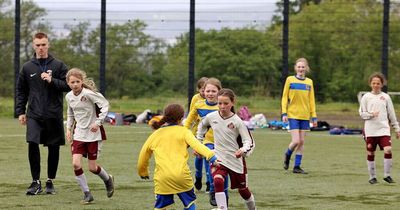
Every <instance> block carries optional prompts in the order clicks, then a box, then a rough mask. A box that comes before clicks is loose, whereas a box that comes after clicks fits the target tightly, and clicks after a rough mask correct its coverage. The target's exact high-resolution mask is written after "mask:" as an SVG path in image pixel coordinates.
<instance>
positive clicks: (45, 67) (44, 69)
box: [36, 58, 47, 72]
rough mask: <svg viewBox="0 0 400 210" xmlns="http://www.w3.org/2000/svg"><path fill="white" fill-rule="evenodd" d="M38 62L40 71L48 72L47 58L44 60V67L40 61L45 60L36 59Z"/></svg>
mask: <svg viewBox="0 0 400 210" xmlns="http://www.w3.org/2000/svg"><path fill="white" fill-rule="evenodd" d="M36 60H37V61H38V63H39V66H40V69H41V70H42V72H46V69H47V58H45V59H44V65H42V62H40V61H43V59H42V60H39V59H36Z"/></svg>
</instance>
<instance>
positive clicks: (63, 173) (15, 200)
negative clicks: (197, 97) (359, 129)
mask: <svg viewBox="0 0 400 210" xmlns="http://www.w3.org/2000/svg"><path fill="white" fill-rule="evenodd" d="M106 131H107V135H108V139H109V140H107V141H106V142H105V144H104V146H103V151H102V154H101V156H100V158H99V160H98V163H99V164H100V165H102V166H103V167H104V168H105V169H106V170H107V171H108V172H110V173H111V174H113V175H114V176H115V194H114V196H113V197H112V198H111V199H109V198H107V197H106V192H105V190H104V184H103V182H102V181H101V180H100V179H99V178H98V177H97V176H95V175H93V174H91V173H90V172H89V171H88V170H87V162H86V160H84V171H85V174H86V177H87V179H88V183H89V187H90V188H91V191H92V193H93V196H94V198H95V203H94V204H91V205H86V206H82V205H81V204H80V200H81V198H82V192H81V190H80V188H79V186H78V185H77V183H76V181H75V177H74V173H73V170H72V165H71V154H70V147H69V146H63V147H62V148H61V154H60V163H59V170H58V174H57V179H56V181H55V187H56V190H57V194H56V195H37V196H26V195H25V190H26V188H27V187H28V185H29V184H30V182H31V178H30V177H31V176H30V171H29V163H28V158H27V145H26V143H25V127H23V126H20V125H19V124H18V121H17V120H16V119H1V120H0V168H1V169H0V177H1V179H0V180H1V183H0V209H47V210H48V209H135V210H136V209H137V210H141V209H152V207H153V202H154V194H153V182H152V180H150V181H142V180H141V179H140V178H139V177H138V175H137V173H136V163H137V157H138V152H139V151H140V148H141V146H142V144H143V142H144V141H145V140H146V138H147V136H148V135H149V134H150V132H151V130H150V129H149V128H148V126H146V125H136V124H133V125H131V126H117V127H116V126H106ZM253 135H254V138H255V140H256V149H255V151H254V153H253V155H252V156H251V157H250V158H248V159H247V162H248V168H249V172H248V173H249V187H250V190H251V191H252V192H253V193H254V195H255V198H256V203H257V208H258V209H259V210H262V209H399V208H400V207H399V206H400V193H399V192H400V186H399V185H400V184H399V183H400V176H399V173H400V170H399V168H400V152H399V147H400V145H399V142H398V140H396V139H394V138H393V159H394V160H393V170H392V177H393V179H394V180H395V181H398V183H394V184H387V183H385V182H384V181H383V180H382V178H383V166H382V165H383V164H382V163H383V152H382V151H377V153H376V158H375V159H376V164H377V174H378V181H379V183H378V184H376V185H370V184H369V183H368V178H369V177H368V174H367V168H366V154H365V153H366V152H365V145H364V142H363V140H362V139H361V137H360V136H330V135H329V134H328V133H327V132H310V133H308V135H307V137H306V144H305V154H304V158H303V165H302V166H303V168H304V169H305V170H306V171H308V172H309V174H308V175H299V174H293V173H291V172H290V171H285V170H283V168H282V158H283V152H284V151H285V149H286V147H287V145H288V143H289V140H290V135H289V133H288V132H286V131H272V130H270V129H257V130H255V131H254V132H253ZM41 157H42V162H41V163H42V174H41V178H42V185H44V182H45V178H46V175H47V169H46V168H47V163H46V159H47V149H46V148H43V147H41ZM152 161H153V159H152ZM292 162H293V158H292ZM171 164H173V163H171ZM189 164H190V165H191V167H192V168H193V161H192V160H190V161H189ZM153 169H154V168H153V167H151V169H150V170H151V174H152V172H153ZM192 172H193V170H192ZM151 177H152V176H151ZM229 193H230V199H229V205H230V206H229V207H230V209H239V210H240V209H245V207H244V204H243V201H242V199H241V197H240V195H239V194H238V193H237V192H236V191H234V190H230V192H229ZM196 203H197V207H198V208H197V209H212V207H211V206H210V205H209V203H208V194H206V193H204V192H197V202H196ZM172 209H183V207H182V205H181V202H180V200H179V199H178V198H177V197H175V205H174V206H173V207H172Z"/></svg>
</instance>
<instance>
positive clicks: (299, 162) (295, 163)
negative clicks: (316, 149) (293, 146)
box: [294, 154, 303, 167]
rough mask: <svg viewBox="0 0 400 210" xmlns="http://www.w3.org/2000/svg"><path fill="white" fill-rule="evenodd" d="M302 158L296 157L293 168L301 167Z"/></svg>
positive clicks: (300, 156) (301, 156)
mask: <svg viewBox="0 0 400 210" xmlns="http://www.w3.org/2000/svg"><path fill="white" fill-rule="evenodd" d="M302 158H303V155H299V154H297V155H296V159H295V161H294V166H295V167H296V166H300V165H301V159H302Z"/></svg>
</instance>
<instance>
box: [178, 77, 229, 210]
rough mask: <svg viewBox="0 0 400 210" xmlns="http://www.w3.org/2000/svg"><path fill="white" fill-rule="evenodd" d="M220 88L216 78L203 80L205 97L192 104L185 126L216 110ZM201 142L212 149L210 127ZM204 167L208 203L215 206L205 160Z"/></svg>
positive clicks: (208, 167) (212, 135) (213, 192)
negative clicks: (207, 185)
mask: <svg viewBox="0 0 400 210" xmlns="http://www.w3.org/2000/svg"><path fill="white" fill-rule="evenodd" d="M221 88H222V85H221V82H220V81H219V80H218V79H216V78H212V77H211V78H209V79H208V80H207V81H206V82H205V84H204V96H205V97H206V99H205V100H201V101H198V102H197V103H195V104H194V107H193V109H192V110H190V112H189V114H188V116H187V118H186V121H185V125H184V126H185V127H187V128H190V125H191V124H192V123H193V122H194V121H195V120H197V119H198V118H200V119H203V118H204V117H205V116H206V115H207V114H209V113H211V112H215V111H217V110H218V104H217V94H218V91H219V90H221ZM203 144H204V145H206V146H207V147H208V148H210V149H214V134H213V131H212V129H209V130H208V132H207V133H206V135H205V138H204V140H203ZM195 166H196V175H197V173H198V171H199V173H201V169H199V168H197V167H198V165H196V164H195ZM205 169H206V176H207V182H208V183H210V192H209V196H210V204H211V205H212V206H216V205H217V202H216V201H215V191H214V184H213V179H212V176H211V172H210V164H209V163H208V162H207V161H206V164H205ZM195 178H196V181H195V183H194V185H195V186H196V188H197V189H198V188H199V186H201V179H200V178H199V177H198V176H196V177H195Z"/></svg>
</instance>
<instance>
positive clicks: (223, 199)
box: [215, 192, 228, 210]
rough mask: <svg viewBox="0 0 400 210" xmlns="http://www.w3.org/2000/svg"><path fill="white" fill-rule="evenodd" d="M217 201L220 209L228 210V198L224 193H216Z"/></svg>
mask: <svg viewBox="0 0 400 210" xmlns="http://www.w3.org/2000/svg"><path fill="white" fill-rule="evenodd" d="M215 200H216V201H217V206H218V209H224V210H225V209H228V206H227V204H226V196H225V193H224V192H216V193H215Z"/></svg>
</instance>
